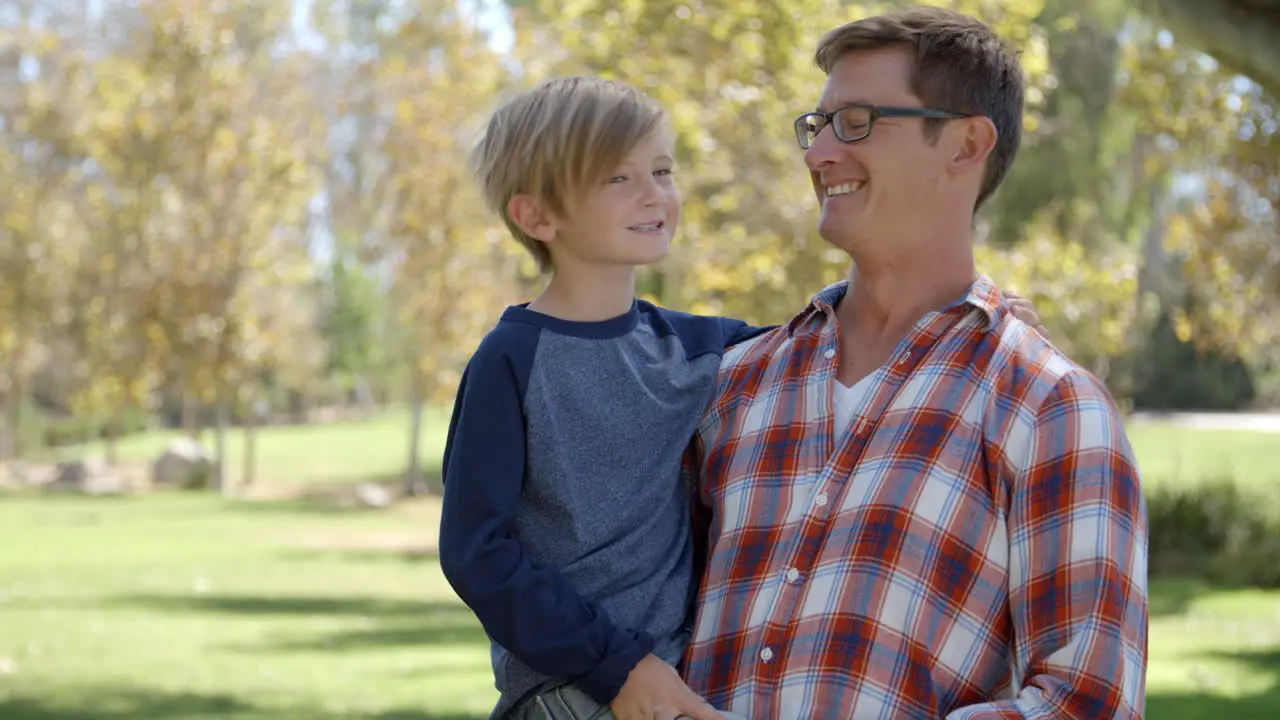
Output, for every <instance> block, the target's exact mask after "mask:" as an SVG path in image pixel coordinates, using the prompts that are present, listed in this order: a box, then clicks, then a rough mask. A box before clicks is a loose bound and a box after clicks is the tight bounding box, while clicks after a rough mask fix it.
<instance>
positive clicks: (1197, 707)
mask: <svg viewBox="0 0 1280 720" xmlns="http://www.w3.org/2000/svg"><path fill="white" fill-rule="evenodd" d="M1146 717H1148V718H1150V719H1151V720H1224V718H1229V720H1275V718H1277V717H1280V686H1276V687H1272V688H1271V689H1270V690H1268V691H1266V692H1262V693H1257V694H1255V695H1246V696H1244V697H1224V696H1221V695H1213V694H1210V693H1186V694H1166V693H1152V694H1150V695H1148V696H1147V712H1146Z"/></svg>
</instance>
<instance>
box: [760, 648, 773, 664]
mask: <svg viewBox="0 0 1280 720" xmlns="http://www.w3.org/2000/svg"><path fill="white" fill-rule="evenodd" d="M760 659H761V660H763V661H765V662H769V661H770V660H772V659H773V650H771V649H770V648H765V649H763V650H761V651H760Z"/></svg>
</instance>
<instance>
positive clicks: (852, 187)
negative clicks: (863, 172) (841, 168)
mask: <svg viewBox="0 0 1280 720" xmlns="http://www.w3.org/2000/svg"><path fill="white" fill-rule="evenodd" d="M862 185H863V183H860V182H852V183H844V184H843V185H832V186H831V187H829V188H827V197H832V196H833V195H848V194H849V193H854V192H857V191H859V190H861V189H862Z"/></svg>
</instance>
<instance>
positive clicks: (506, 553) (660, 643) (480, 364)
mask: <svg viewBox="0 0 1280 720" xmlns="http://www.w3.org/2000/svg"><path fill="white" fill-rule="evenodd" d="M763 330H764V328H754V327H750V326H748V325H746V324H745V323H743V322H741V321H738V320H729V319H725V318H715V317H704V316H696V315H689V314H686V313H680V312H675V311H670V310H666V309H663V308H659V307H656V306H654V305H652V304H650V303H647V302H644V301H641V300H637V301H635V302H634V303H633V305H632V307H631V310H630V311H629V312H627V313H626V314H625V315H621V316H618V317H615V318H612V319H609V320H604V321H600V322H574V321H567V320H561V319H558V318H554V317H551V316H548V315H543V314H541V313H538V312H535V311H533V310H529V309H528V307H527V306H525V305H517V306H512V307H509V308H507V310H506V311H505V312H504V313H503V315H502V318H501V320H500V321H499V322H498V324H497V325H496V326H495V327H494V328H493V329H492V330H491V331H490V332H489V334H488V335H487V336H485V338H484V340H483V341H482V342H481V343H480V346H479V348H478V349H477V350H476V352H475V354H474V355H473V356H472V358H471V360H470V361H469V363H468V364H467V368H466V370H465V372H464V373H463V376H462V382H461V384H460V386H459V388H458V396H457V400H456V402H455V405H454V409H453V416H452V419H451V420H450V424H449V433H448V439H447V442H446V446H445V452H444V464H443V480H444V507H443V513H442V518H441V524H440V543H439V552H440V564H441V567H442V568H443V570H444V574H445V577H447V578H448V580H449V583H450V584H451V585H452V586H453V588H454V590H455V592H457V594H458V596H459V597H461V598H462V600H463V601H464V602H465V603H466V604H467V605H468V606H469V607H470V608H471V609H472V611H473V612H474V613H475V614H476V616H477V617H478V618H479V620H480V622H481V624H482V625H483V626H484V629H485V632H486V633H487V634H488V635H489V637H490V639H491V641H492V650H493V652H492V660H493V670H494V678H495V685H496V686H497V688H498V690H499V691H500V693H501V697H500V698H499V700H498V706H497V708H495V710H494V715H495V716H498V715H501V714H502V713H503V712H505V711H506V710H507V709H509V708H510V707H511V706H512V705H513V704H514V703H515V702H516V701H517V700H519V699H520V698H521V697H523V696H524V695H526V694H527V693H528V692H530V691H531V690H533V689H534V688H536V687H538V686H539V685H541V684H542V683H544V682H545V681H547V680H569V681H573V682H575V683H577V685H578V686H579V687H580V688H582V689H583V690H584V691H586V692H587V693H588V694H589V695H591V696H592V697H593V698H595V699H596V700H597V701H598V702H601V703H603V704H607V703H609V702H611V701H612V699H613V698H614V696H616V695H617V692H618V690H620V689H621V687H622V685H623V683H624V682H625V681H626V679H627V675H628V673H630V671H631V669H632V668H633V667H635V664H636V663H637V662H639V661H640V659H641V658H643V657H644V656H645V655H647V654H649V653H651V652H652V653H654V654H656V655H658V656H659V657H663V658H664V659H665V660H667V661H668V662H670V663H672V664H673V665H674V664H676V663H677V662H679V660H680V656H681V654H682V652H683V649H684V643H685V641H686V639H687V634H688V632H689V629H690V624H691V619H692V618H691V616H692V608H693V601H694V595H695V593H696V587H697V579H696V578H695V577H694V567H693V554H692V530H691V523H690V509H691V502H692V497H693V496H692V493H691V489H690V488H688V487H687V486H686V485H685V483H684V482H683V481H682V480H681V473H680V466H681V458H682V456H683V453H684V451H685V448H686V447H687V445H688V443H689V441H690V439H691V438H692V436H693V433H694V431H695V428H696V427H697V424H698V422H699V420H700V419H701V417H702V414H703V412H704V411H705V410H706V407H707V405H708V403H709V402H710V400H711V395H712V392H713V391H714V388H715V376H716V372H717V370H718V369H719V365H720V357H721V355H722V354H723V352H724V350H725V348H727V347H728V346H730V345H732V344H734V343H737V342H740V341H742V340H745V339H747V338H749V337H751V336H753V335H755V334H757V333H759V332H761V331H763Z"/></svg>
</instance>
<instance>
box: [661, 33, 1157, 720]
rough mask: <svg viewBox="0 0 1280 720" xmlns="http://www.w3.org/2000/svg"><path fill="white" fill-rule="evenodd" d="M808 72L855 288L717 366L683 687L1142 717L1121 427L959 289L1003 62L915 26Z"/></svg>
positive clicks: (749, 702)
mask: <svg viewBox="0 0 1280 720" xmlns="http://www.w3.org/2000/svg"><path fill="white" fill-rule="evenodd" d="M816 60H817V64H818V66H819V67H821V68H822V70H823V71H824V72H825V73H826V74H827V83H826V86H825V89H824V91H823V93H822V97H821V101H820V103H819V105H818V110H817V112H811V113H806V114H804V115H802V116H801V117H800V118H799V119H798V120H797V122H796V131H797V139H798V140H799V142H800V145H801V147H803V148H805V162H806V164H807V165H808V167H809V170H810V173H811V177H812V180H813V187H814V190H815V192H816V193H817V196H818V200H819V202H820V203H821V206H822V213H821V221H820V225H819V229H820V232H821V234H822V236H823V237H824V238H825V239H826V240H827V241H828V242H830V243H831V244H832V245H834V246H836V247H838V248H840V249H842V250H844V251H845V252H846V253H848V255H849V257H850V258H851V260H852V261H853V270H852V273H851V276H850V279H849V281H848V282H842V283H838V284H836V285H833V286H831V287H829V288H827V289H825V290H823V291H822V292H820V293H818V295H817V296H815V297H814V299H813V301H812V303H811V304H810V305H809V306H808V307H807V308H805V309H804V310H803V311H802V312H801V313H800V314H799V315H797V316H795V318H794V319H792V320H791V322H790V323H789V324H787V325H786V326H784V327H781V328H779V329H777V330H774V331H771V332H769V333H767V334H764V335H761V336H758V337H757V338H755V339H752V340H750V341H748V342H746V343H744V344H742V345H739V346H737V347H736V348H735V349H732V350H730V351H729V352H728V353H727V354H726V355H725V357H724V360H723V363H722V365H721V376H720V380H719V388H718V395H717V398H716V400H715V402H714V404H713V406H712V408H711V409H710V411H709V412H708V414H707V416H706V418H705V419H704V421H703V422H702V424H701V426H700V428H699V442H698V447H697V453H696V455H697V461H698V462H697V464H698V465H699V466H700V473H701V476H700V488H701V489H700V492H701V497H702V501H703V503H704V504H706V505H707V506H708V508H709V509H710V511H711V515H712V521H711V527H710V533H709V548H708V552H709V556H708V558H707V569H706V575H705V577H704V580H703V586H702V590H701V594H700V598H699V608H698V618H697V622H696V626H695V628H694V638H693V643H692V645H691V647H690V649H689V651H688V653H687V655H686V663H685V674H686V676H687V680H688V682H689V686H690V687H691V688H692V689H693V690H694V691H695V692H698V693H700V694H702V695H703V696H705V697H706V698H707V699H708V700H710V702H711V703H712V704H714V705H715V706H717V707H722V708H727V709H729V710H732V711H734V712H736V713H738V714H741V715H745V716H747V717H750V718H753V720H766V719H768V718H776V719H778V720H793V719H795V718H816V717H824V718H827V717H829V718H837V717H839V718H922V719H923V718H934V719H936V718H948V720H962V719H964V720H976V719H978V718H1023V717H1027V718H1031V717H1034V718H1088V719H1089V720H1098V719H1099V718H1139V717H1141V716H1142V712H1143V697H1144V692H1145V690H1144V688H1145V669H1146V658H1147V589H1146V558H1147V545H1146V509H1145V506H1144V504H1143V499H1142V494H1141V490H1140V488H1139V478H1138V469H1137V466H1136V463H1135V460H1134V456H1133V452H1132V449H1131V448H1130V446H1129V443H1128V441H1127V439H1126V437H1125V433H1124V429H1123V426H1122V424H1121V417H1120V415H1119V413H1118V412H1117V410H1116V408H1115V406H1114V405H1113V403H1112V401H1111V399H1110V396H1109V395H1108V393H1107V390H1106V388H1105V386H1104V385H1103V384H1102V383H1101V382H1100V381H1099V380H1098V379H1096V378H1095V377H1093V376H1092V375H1090V374H1089V373H1088V372H1086V371H1085V370H1083V369H1081V368H1080V367H1078V366H1077V365H1075V364H1073V363H1072V362H1071V361H1070V360H1068V359H1067V358H1066V357H1064V356H1063V355H1062V354H1061V353H1059V352H1058V351H1057V350H1055V349H1054V348H1053V347H1052V346H1051V345H1049V344H1048V343H1047V342H1046V341H1045V340H1044V339H1043V338H1042V337H1041V336H1039V335H1038V334H1037V333H1036V332H1035V331H1034V330H1033V329H1032V328H1030V327H1028V326H1027V325H1025V324H1024V323H1022V322H1021V321H1019V320H1017V319H1016V318H1013V317H1011V315H1010V312H1009V304H1008V300H1007V299H1006V298H1005V297H1004V296H1003V295H1002V294H1001V292H1000V291H999V290H998V289H997V288H996V286H995V285H994V284H993V282H992V281H991V280H990V279H989V278H987V277H985V276H983V275H981V274H979V273H978V272H977V270H976V268H975V265H974V259H973V237H972V227H973V217H974V213H975V211H976V210H977V208H978V207H980V206H981V205H982V203H983V202H984V201H985V200H986V199H987V198H988V197H989V196H990V195H991V193H992V192H993V191H994V190H995V189H996V187H997V186H998V185H999V184H1000V182H1001V180H1002V179H1003V178H1004V176H1005V174H1006V172H1007V171H1008V169H1009V166H1010V165H1011V163H1012V162H1013V158H1014V155H1015V154H1016V152H1017V149H1018V144H1019V134H1020V124H1021V118H1022V102H1023V80H1022V73H1021V69H1020V68H1019V66H1018V63H1017V60H1016V59H1015V56H1014V53H1013V52H1011V51H1010V50H1008V49H1006V48H1005V46H1004V45H1003V44H1002V42H1001V41H1000V40H999V39H998V38H997V37H996V36H995V35H994V33H992V31H991V30H990V29H988V28H987V27H986V26H984V25H983V24H981V23H979V22H977V21H975V20H973V19H971V18H968V17H966V16H963V15H959V14H956V13H953V12H950V11H947V10H943V9H938V8H915V9H910V10H905V11H900V12H895V13H893V14H889V15H884V16H879V17H874V18H869V19H865V20H861V21H859V22H855V23H851V24H849V25H845V26H843V27H840V28H837V29H835V30H833V31H832V32H830V33H829V34H828V35H827V36H826V37H825V38H823V40H822V41H821V43H820V45H819V47H818V50H817V55H816Z"/></svg>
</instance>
